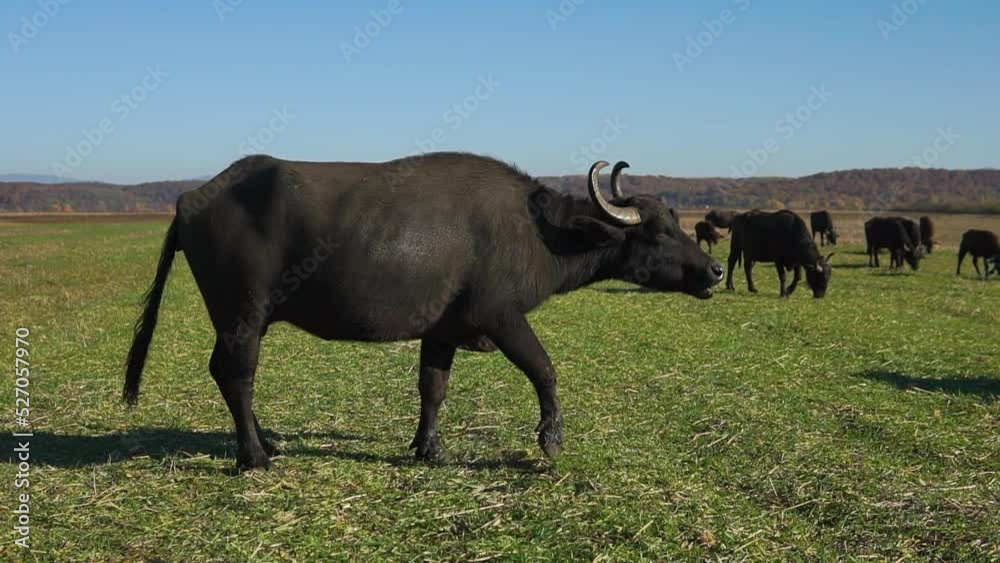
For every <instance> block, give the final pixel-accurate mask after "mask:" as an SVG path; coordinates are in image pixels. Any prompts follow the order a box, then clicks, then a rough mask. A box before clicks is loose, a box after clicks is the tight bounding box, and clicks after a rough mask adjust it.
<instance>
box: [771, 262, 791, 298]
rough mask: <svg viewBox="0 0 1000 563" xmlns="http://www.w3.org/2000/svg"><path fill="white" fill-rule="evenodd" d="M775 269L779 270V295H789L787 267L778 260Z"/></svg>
mask: <svg viewBox="0 0 1000 563" xmlns="http://www.w3.org/2000/svg"><path fill="white" fill-rule="evenodd" d="M774 269H775V270H777V271H778V288H779V289H778V296H780V297H788V291H786V290H785V281H787V278H786V277H785V267H784V266H782V265H781V264H778V263H777V262H775V263H774Z"/></svg>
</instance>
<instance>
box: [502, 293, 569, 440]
mask: <svg viewBox="0 0 1000 563" xmlns="http://www.w3.org/2000/svg"><path fill="white" fill-rule="evenodd" d="M486 334H487V336H489V337H490V339H491V340H493V342H494V343H495V344H496V345H497V348H499V349H500V351H501V352H503V355H504V356H506V357H507V359H508V360H510V362H511V363H512V364H514V365H515V366H517V367H518V369H520V370H521V371H523V372H524V374H525V375H527V376H528V379H529V380H531V384H532V385H533V386H534V387H535V393H536V394H537V395H538V405H539V407H540V408H541V420H540V421H539V423H538V426H537V427H536V428H535V431H536V432H538V445H539V446H540V447H541V448H542V451H543V452H545V455H547V456H549V457H550V458H551V457H556V456H557V455H559V452H561V451H562V440H563V417H562V409H561V408H560V407H559V398H558V396H557V395H556V372H555V369H554V368H553V367H552V361H551V360H550V359H549V355H548V354H546V353H545V349H544V348H542V344H541V343H540V342H539V341H538V338H537V337H536V336H535V332H534V331H533V330H532V329H531V325H529V324H528V320H527V319H525V318H524V315H523V314H521V313H511V314H510V315H508V316H506V317H504V318H502V319H498V322H497V325H496V326H494V327H491V328H490V329H489V330H487V331H486Z"/></svg>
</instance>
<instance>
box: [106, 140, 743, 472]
mask: <svg viewBox="0 0 1000 563" xmlns="http://www.w3.org/2000/svg"><path fill="white" fill-rule="evenodd" d="M604 166H607V163H606V162H597V163H595V164H594V166H593V167H592V168H591V169H590V175H589V186H588V189H589V193H590V199H589V200H581V199H575V198H573V197H571V196H567V195H561V194H559V193H557V192H555V191H553V190H551V189H549V188H547V187H545V186H543V185H542V184H541V183H540V182H539V181H538V180H536V179H535V178H532V177H530V176H528V175H526V174H525V173H523V172H521V171H520V170H518V169H517V168H515V167H513V166H510V165H508V164H505V163H503V162H500V161H497V160H493V159H490V158H486V157H481V156H476V155H471V154H462V153H434V154H427V155H422V156H418V157H411V158H404V159H400V160H396V161H391V162H385V163H358V162H292V161H287V160H279V159H276V158H272V157H269V156H252V157H247V158H245V159H241V160H239V161H237V162H236V163H234V164H233V165H232V166H230V167H229V168H228V169H227V170H226V171H224V172H222V173H221V174H220V175H219V176H216V177H215V178H214V179H213V180H211V181H209V182H208V183H207V184H205V185H203V186H202V187H200V188H198V189H196V190H193V191H191V192H187V193H185V194H183V195H181V196H180V198H179V199H178V202H177V212H178V214H177V216H176V217H175V218H174V220H173V222H172V223H171V225H170V228H169V229H168V230H167V234H166V240H165V241H164V244H163V250H162V253H161V254H160V259H159V264H158V266H157V269H156V276H155V278H154V280H153V283H152V285H151V287H150V289H149V292H148V293H147V296H146V299H145V306H144V309H143V313H142V315H141V317H140V318H139V320H138V321H137V323H136V329H135V335H134V338H133V341H132V347H131V349H130V351H129V354H128V359H127V362H126V372H125V388H124V393H123V395H124V399H125V400H126V401H127V402H129V403H130V404H131V403H135V402H136V400H137V398H138V394H139V384H140V377H141V374H142V369H143V365H144V363H145V360H146V355H147V352H148V350H149V344H150V341H151V339H152V336H153V330H154V328H155V326H156V319H157V314H158V311H159V304H160V298H161V297H162V295H163V287H164V284H165V283H166V280H167V275H168V274H169V272H170V268H171V265H172V263H173V259H174V255H175V253H176V252H177V251H183V252H184V255H185V256H186V258H187V261H188V264H189V265H190V268H191V272H192V274H193V276H194V279H195V281H196V282H197V284H198V288H199V290H200V291H201V294H202V297H203V298H204V301H205V305H206V308H207V309H208V313H209V317H210V318H211V321H212V324H213V325H214V327H215V331H216V342H215V349H214V351H213V352H212V357H211V360H210V361H209V366H208V367H209V371H210V373H211V374H212V377H213V378H214V379H215V381H216V383H217V384H218V387H219V389H220V391H221V393H222V396H223V398H224V399H225V401H226V404H227V406H228V407H229V410H230V412H231V414H232V417H233V421H234V423H235V426H236V438H237V442H238V446H239V447H238V450H239V451H238V456H237V464H238V466H239V467H241V468H254V467H268V466H270V463H271V462H270V457H273V456H274V455H276V453H277V450H276V449H275V447H274V446H273V445H272V444H271V443H269V442H268V441H267V440H266V439H265V437H264V434H263V433H262V431H261V427H260V425H259V424H258V422H257V418H256V416H255V415H254V411H253V405H252V398H253V383H254V373H255V371H256V368H257V357H258V351H259V349H260V343H261V339H262V338H263V336H264V334H265V333H266V332H267V328H268V326H269V325H271V324H273V323H275V322H280V321H284V322H287V323H290V324H292V325H294V326H297V327H299V328H300V329H302V330H304V331H306V332H309V333H311V334H313V335H316V336H318V337H320V338H323V339H326V340H351V341H367V342H386V341H397V340H413V339H419V340H421V348H420V375H419V383H418V389H419V392H420V422H419V425H418V427H417V432H416V437H415V438H414V440H413V443H412V444H411V447H413V448H415V449H416V455H417V457H418V458H424V459H426V458H435V457H437V456H438V455H439V454H440V453H441V451H442V449H441V445H440V442H439V439H438V433H437V413H438V408H439V407H440V406H441V403H442V401H444V398H445V394H446V392H447V386H448V378H449V373H450V369H451V365H452V359H453V358H454V355H455V351H456V348H458V347H465V348H472V349H479V350H489V349H492V348H493V347H494V346H495V347H496V348H498V349H499V350H500V351H502V352H503V354H504V355H505V356H506V357H507V358H508V359H509V360H510V361H511V363H513V364H514V365H515V366H517V367H518V368H519V369H521V370H522V371H523V372H524V373H525V374H526V375H527V376H528V379H529V380H530V381H531V383H532V384H533V386H534V388H535V392H536V394H537V396H538V401H539V405H540V408H541V421H540V423H539V424H538V427H537V429H536V430H537V432H538V443H539V445H540V446H541V448H542V450H543V451H544V452H545V453H546V454H547V455H550V456H554V455H556V454H557V453H558V452H559V451H560V450H561V447H562V432H563V419H562V411H561V409H560V406H559V400H558V398H557V394H556V375H555V371H554V370H553V368H552V362H551V361H550V360H549V356H548V354H546V352H545V349H544V348H543V347H542V345H541V343H540V342H539V341H538V338H537V337H536V336H535V333H534V331H533V330H532V328H531V326H530V325H529V324H528V321H527V319H526V318H525V315H526V313H528V312H529V311H531V310H532V309H534V308H535V307H537V306H539V305H541V304H542V303H543V302H544V301H545V300H546V299H548V298H549V297H550V296H551V295H553V294H555V293H565V292H568V291H573V290H574V289H577V288H579V287H581V286H585V285H587V284H591V283H594V282H596V281H599V280H605V279H620V280H627V281H634V282H636V283H639V284H641V285H643V286H646V287H649V288H652V289H655V290H660V291H676V292H682V293H686V294H688V295H692V296H694V297H698V298H701V299H707V298H709V297H711V296H712V290H711V288H712V286H714V285H716V284H717V283H719V282H720V281H721V280H722V277H723V272H724V270H723V268H722V266H721V265H720V264H719V263H718V262H717V261H715V260H713V259H712V258H711V257H710V256H708V255H707V254H705V253H704V252H702V251H701V249H700V248H698V245H697V244H696V243H695V242H694V240H692V239H691V238H690V237H689V236H687V235H686V234H685V233H684V232H683V231H682V230H681V228H680V226H679V225H678V224H677V222H676V221H674V220H673V218H672V217H671V216H670V213H669V212H668V210H667V208H666V207H665V206H664V205H663V204H661V203H660V202H658V201H657V200H656V199H654V198H652V197H648V196H641V195H640V196H633V197H629V198H624V197H617V198H614V200H613V201H612V202H608V201H607V200H605V199H604V197H603V196H602V195H601V193H600V191H599V189H598V185H597V181H598V172H599V170H600V169H601V168H603V167H604ZM617 181H618V179H617V178H615V182H614V185H613V188H614V189H615V191H616V193H620V192H619V189H620V188H619V187H618V185H617ZM286 375H287V376H288V377H293V374H286Z"/></svg>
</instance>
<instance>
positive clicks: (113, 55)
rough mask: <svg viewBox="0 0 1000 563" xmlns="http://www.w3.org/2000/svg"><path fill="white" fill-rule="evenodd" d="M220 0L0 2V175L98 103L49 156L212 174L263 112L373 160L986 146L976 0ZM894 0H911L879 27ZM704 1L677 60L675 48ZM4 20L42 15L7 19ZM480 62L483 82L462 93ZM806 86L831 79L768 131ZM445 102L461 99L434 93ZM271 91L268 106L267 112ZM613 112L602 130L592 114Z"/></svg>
mask: <svg viewBox="0 0 1000 563" xmlns="http://www.w3.org/2000/svg"><path fill="white" fill-rule="evenodd" d="M56 1H57V0H42V3H43V4H44V3H45V2H56ZM63 1H65V0H63ZM226 1H227V0H218V1H217V2H213V1H212V0H197V1H194V0H190V1H179V0H178V1H167V0H160V1H146V2H138V1H137V2H110V1H108V2H93V1H92V2H84V1H83V0H72V1H70V2H69V3H68V4H66V5H62V6H60V7H59V11H58V13H56V14H55V15H54V16H52V17H48V16H46V17H45V18H43V17H41V16H38V15H37V14H36V13H37V12H41V10H42V8H40V6H39V2H38V0H4V1H3V2H0V31H2V32H3V33H4V43H3V45H0V76H3V77H4V85H3V88H2V89H0V91H2V93H0V105H2V108H3V113H2V115H3V119H2V127H3V133H4V134H3V135H0V173H6V172H21V173H42V174H47V173H52V163H53V162H62V163H65V162H67V149H66V147H67V145H71V146H77V145H78V144H80V143H84V144H86V143H87V140H86V136H85V135H84V134H83V133H82V131H83V130H89V129H95V128H99V126H100V123H101V121H102V120H108V121H107V123H110V124H111V125H113V127H114V130H113V131H111V132H110V133H108V134H106V135H104V138H103V139H102V140H101V141H100V143H98V144H97V146H96V147H94V148H93V151H92V152H91V153H90V154H89V155H87V156H86V157H83V158H81V159H80V163H79V164H77V165H75V166H73V167H71V173H70V174H69V175H70V176H73V177H76V178H84V179H102V180H108V181H119V182H131V181H138V180H154V179H163V178H183V177H194V176H201V175H206V174H213V173H215V172H218V171H219V170H221V169H222V168H223V167H224V166H226V164H228V163H229V162H231V161H232V160H234V159H236V158H238V157H239V155H240V153H241V151H244V152H256V150H255V149H252V148H249V146H248V145H243V146H242V147H241V144H243V143H245V141H246V140H247V138H248V137H250V136H251V135H258V134H259V132H260V130H261V129H262V128H267V127H269V126H271V125H272V124H273V125H276V126H277V127H283V129H282V130H281V131H278V132H274V133H273V135H272V134H271V131H267V132H265V133H264V134H263V135H262V136H261V140H268V141H269V142H267V143H266V144H262V145H261V146H262V147H263V152H267V153H270V154H274V155H276V156H279V157H284V158H289V159H304V160H364V161H379V160H387V159H390V158H394V157H398V156H402V155H407V154H413V153H415V152H418V151H419V150H421V148H420V147H418V145H417V143H416V141H417V140H418V139H431V138H432V137H433V136H434V134H435V130H440V131H438V135H437V141H435V142H432V143H429V144H428V143H424V144H423V145H422V146H423V148H434V149H439V150H468V151H474V152H480V153H486V154H492V155H495V156H498V157H500V158H503V159H504V160H508V161H512V162H515V163H517V164H518V165H520V166H521V167H523V168H525V169H526V170H527V171H528V172H530V173H532V174H535V175H548V174H558V173H561V172H575V173H579V172H583V171H584V169H585V167H586V164H587V163H584V160H589V159H587V157H586V156H584V155H582V154H580V153H578V150H579V148H580V147H581V146H587V145H593V148H596V149H602V150H601V151H599V153H598V154H595V155H594V156H597V157H601V158H604V159H606V160H611V161H615V160H618V159H626V160H629V161H630V162H631V163H632V166H633V168H632V172H633V173H635V174H642V173H645V174H669V175H681V176H714V175H722V176H731V175H732V173H733V172H732V171H733V168H734V167H738V166H740V164H741V163H743V162H744V161H745V160H747V159H748V158H749V156H748V153H747V151H748V150H750V151H755V150H756V151H757V153H758V154H760V150H763V149H762V147H764V146H765V144H766V142H767V140H768V139H771V138H773V139H774V140H775V141H776V142H777V145H778V146H777V148H776V150H774V151H773V152H772V153H771V154H768V156H767V161H766V162H764V163H763V164H762V165H759V166H756V168H757V169H756V170H754V171H753V173H754V174H755V175H785V176H788V175H803V174H809V173H813V172H817V171H822V170H833V169H842V168H860V167H892V166H900V165H903V164H904V163H905V162H907V161H908V160H909V159H910V158H911V157H913V156H914V155H919V154H920V153H922V152H923V151H924V150H925V149H928V148H930V147H933V146H934V143H935V141H936V140H937V137H938V135H939V133H938V130H939V129H947V128H949V127H950V128H951V130H952V132H953V133H954V134H955V135H958V138H957V139H954V140H953V141H952V142H951V144H945V143H942V142H941V141H940V140H938V143H939V146H941V147H945V146H947V150H946V151H943V152H940V151H939V152H938V157H937V160H936V161H935V162H934V164H935V166H939V167H949V168H977V167H997V166H1000V150H998V149H1000V145H998V139H1000V104H998V100H1000V66H998V65H1000V63H998V61H1000V9H998V6H997V3H996V2H995V1H989V0H964V1H956V0H926V1H925V2H924V3H923V4H920V3H919V2H918V1H917V0H908V2H904V1H903V0H843V1H837V2H829V1H818V0H817V1H806V0H738V1H737V0H705V1H697V2H695V1H689V2H680V1H673V2H668V1H663V0H659V1H653V0H650V1H630V2H629V1H621V0H619V1H616V2H612V1H610V0H586V1H584V2H582V4H580V5H579V6H576V8H575V11H574V12H573V13H572V14H569V15H567V16H565V20H564V21H557V20H555V19H554V18H553V14H558V13H559V10H560V0H542V1H537V2H527V1H510V0H507V1H503V2H501V1H493V2H485V1H482V2H458V1H430V0H399V6H401V10H400V9H399V8H397V12H398V13H396V14H395V15H392V18H391V20H390V21H389V22H388V23H387V24H385V25H381V24H378V23H374V17H373V16H372V14H371V12H372V11H376V12H378V11H384V10H387V8H389V7H390V6H395V2H393V1H391V0H375V1H366V2H325V3H320V2H309V3H305V2H302V3H294V2H277V1H265V0H244V1H243V2H242V4H241V5H239V6H237V7H235V8H234V9H233V10H232V11H231V12H225V13H223V14H222V17H221V18H220V16H219V14H218V12H219V7H220V6H221V5H225V4H226ZM230 1H233V2H234V3H235V1H236V0H230ZM576 1H577V2H579V1H580V0H576ZM562 4H563V5H564V6H567V5H572V0H562ZM894 4H895V5H897V6H899V7H903V6H904V5H907V7H909V8H911V9H912V7H913V6H914V5H916V6H919V8H918V9H917V10H916V12H915V13H913V14H912V15H909V16H907V21H906V22H904V23H903V24H902V25H901V26H898V29H895V30H889V31H887V32H886V31H885V30H884V29H881V30H880V27H879V24H878V22H879V20H884V21H885V22H889V23H892V20H891V18H892V15H893V5H894ZM726 9H728V10H731V14H730V16H728V17H727V18H726V19H728V20H729V23H723V24H722V30H721V34H718V36H717V37H714V36H712V37H711V40H710V41H709V40H707V38H708V37H709V36H711V32H710V31H706V32H705V33H704V34H702V42H703V43H705V44H707V46H706V47H703V50H702V52H701V53H700V54H698V55H697V56H696V57H693V58H691V60H690V62H687V63H684V64H683V65H682V66H683V70H679V69H678V63H677V60H676V57H675V55H674V54H675V53H679V54H681V55H684V56H688V55H687V54H685V50H686V48H687V46H688V38H689V37H690V38H692V39H694V40H697V36H698V34H699V33H700V32H702V31H705V30H706V27H705V24H704V23H703V22H705V21H708V20H714V19H719V18H720V16H721V15H722V14H723V10H726ZM50 11H51V8H50ZM547 11H551V12H550V13H548V14H547ZM25 17H27V18H28V19H29V20H30V19H32V18H33V17H34V18H35V19H36V21H43V20H45V19H48V21H46V22H45V24H44V25H43V26H41V27H40V28H39V29H37V30H36V31H37V33H31V31H32V30H31V29H30V28H29V29H27V33H24V32H25V30H24V29H23V28H24V22H23V21H22V18H25ZM383 19H384V17H383ZM896 19H897V22H899V21H900V18H899V16H898V15H897V18H896ZM366 24H367V25H368V29H369V30H374V31H377V36H375V37H374V38H371V40H370V43H369V44H368V45H363V46H362V48H360V49H358V50H359V51H360V52H355V53H354V54H353V55H351V57H350V61H348V60H347V57H345V55H344V54H343V44H353V43H354V42H355V36H356V31H355V28H364V27H365V26H366ZM712 26H713V25H712V24H711V22H710V27H712ZM714 27H716V29H718V26H717V25H715V26H714ZM885 33H887V37H888V39H886V35H885ZM11 34H15V35H18V36H20V37H22V38H25V40H24V41H23V42H22V41H21V40H19V39H15V38H12V35H11ZM27 35H31V36H32V37H31V38H27ZM12 42H13V43H15V44H16V45H12ZM362 43H363V42H362ZM359 44H361V43H359ZM15 50H17V52H16V53H15ZM147 66H149V67H151V68H154V69H155V68H157V67H159V69H160V70H161V71H162V72H165V73H168V76H165V77H162V79H160V80H161V81H160V82H159V83H158V84H157V83H156V79H155V78H146V83H147V84H148V85H151V86H152V85H155V86H156V87H155V89H149V90H143V87H142V84H143V80H144V78H145V77H146V74H147V71H146V68H147ZM490 77H492V80H493V82H494V83H495V85H494V86H493V87H492V90H493V91H492V92H490V91H489V89H487V88H485V87H480V88H479V89H478V93H479V94H480V95H481V97H482V98H483V99H482V100H474V101H473V100H472V99H469V100H466V98H467V97H469V96H475V95H476V93H477V86H479V84H480V79H483V80H484V81H488V80H489V79H490ZM497 83H498V84H497ZM824 86H825V88H826V90H827V91H829V92H832V93H833V95H832V96H831V97H829V98H828V99H827V100H826V101H825V102H822V103H820V102H818V99H816V98H814V99H813V100H812V102H813V104H814V106H818V107H817V109H815V111H812V110H810V113H811V115H810V116H809V119H808V120H807V121H805V122H803V123H799V125H800V127H799V128H792V129H789V128H788V123H787V122H785V123H784V127H783V128H782V126H781V125H780V124H779V120H781V119H783V116H784V115H785V114H786V113H794V112H795V111H796V109H797V108H799V107H800V106H802V105H803V104H806V103H807V102H809V101H810V92H811V88H813V87H815V88H817V89H819V88H820V87H824ZM134 88H138V89H139V90H140V92H139V94H140V95H144V96H145V99H144V100H142V101H141V102H133V103H134V104H135V107H134V108H129V109H128V114H127V115H125V108H126V106H124V105H123V102H121V101H119V102H118V105H117V106H116V105H115V100H116V99H117V98H120V96H122V95H123V94H128V93H129V92H131V91H133V89H134ZM463 101H465V102H466V103H467V104H468V105H469V107H474V106H478V107H475V109H474V111H471V112H466V111H465V110H462V113H465V116H462V115H461V114H460V113H458V112H455V111H454V110H453V109H451V108H452V107H453V105H454V104H456V103H457V104H462V103H463ZM283 108H287V112H288V113H290V114H293V115H294V118H286V120H287V121H288V122H287V124H285V123H283V122H282V121H281V120H273V119H272V117H273V116H274V113H273V112H274V111H275V110H278V111H279V112H280V111H281V110H282V109H283ZM449 110H451V111H449ZM123 117H124V119H123ZM616 119H617V121H618V122H619V123H621V124H624V128H623V129H622V130H620V131H618V132H614V131H612V130H610V129H606V128H607V125H606V123H607V122H608V120H611V121H615V120H616ZM789 131H794V132H793V133H791V134H790V135H789V134H788V133H789ZM602 133H604V134H605V136H607V137H615V138H614V140H612V141H610V142H608V143H604V142H603V141H600V142H595V139H598V138H600V137H601V135H602ZM258 142H259V141H258ZM771 148H775V147H774V146H773V145H772V147H771ZM588 150H589V149H588ZM574 153H577V154H574ZM581 163H583V164H582V165H581ZM588 163H589V162H588Z"/></svg>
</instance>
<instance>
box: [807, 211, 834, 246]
mask: <svg viewBox="0 0 1000 563" xmlns="http://www.w3.org/2000/svg"><path fill="white" fill-rule="evenodd" d="M809 224H810V225H809V226H811V227H812V232H813V240H815V239H816V235H819V245H820V246H826V243H827V241H829V242H830V244H837V231H836V230H835V229H834V228H833V217H831V216H830V212H829V211H826V210H824V211H813V212H812V213H810V214H809Z"/></svg>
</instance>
